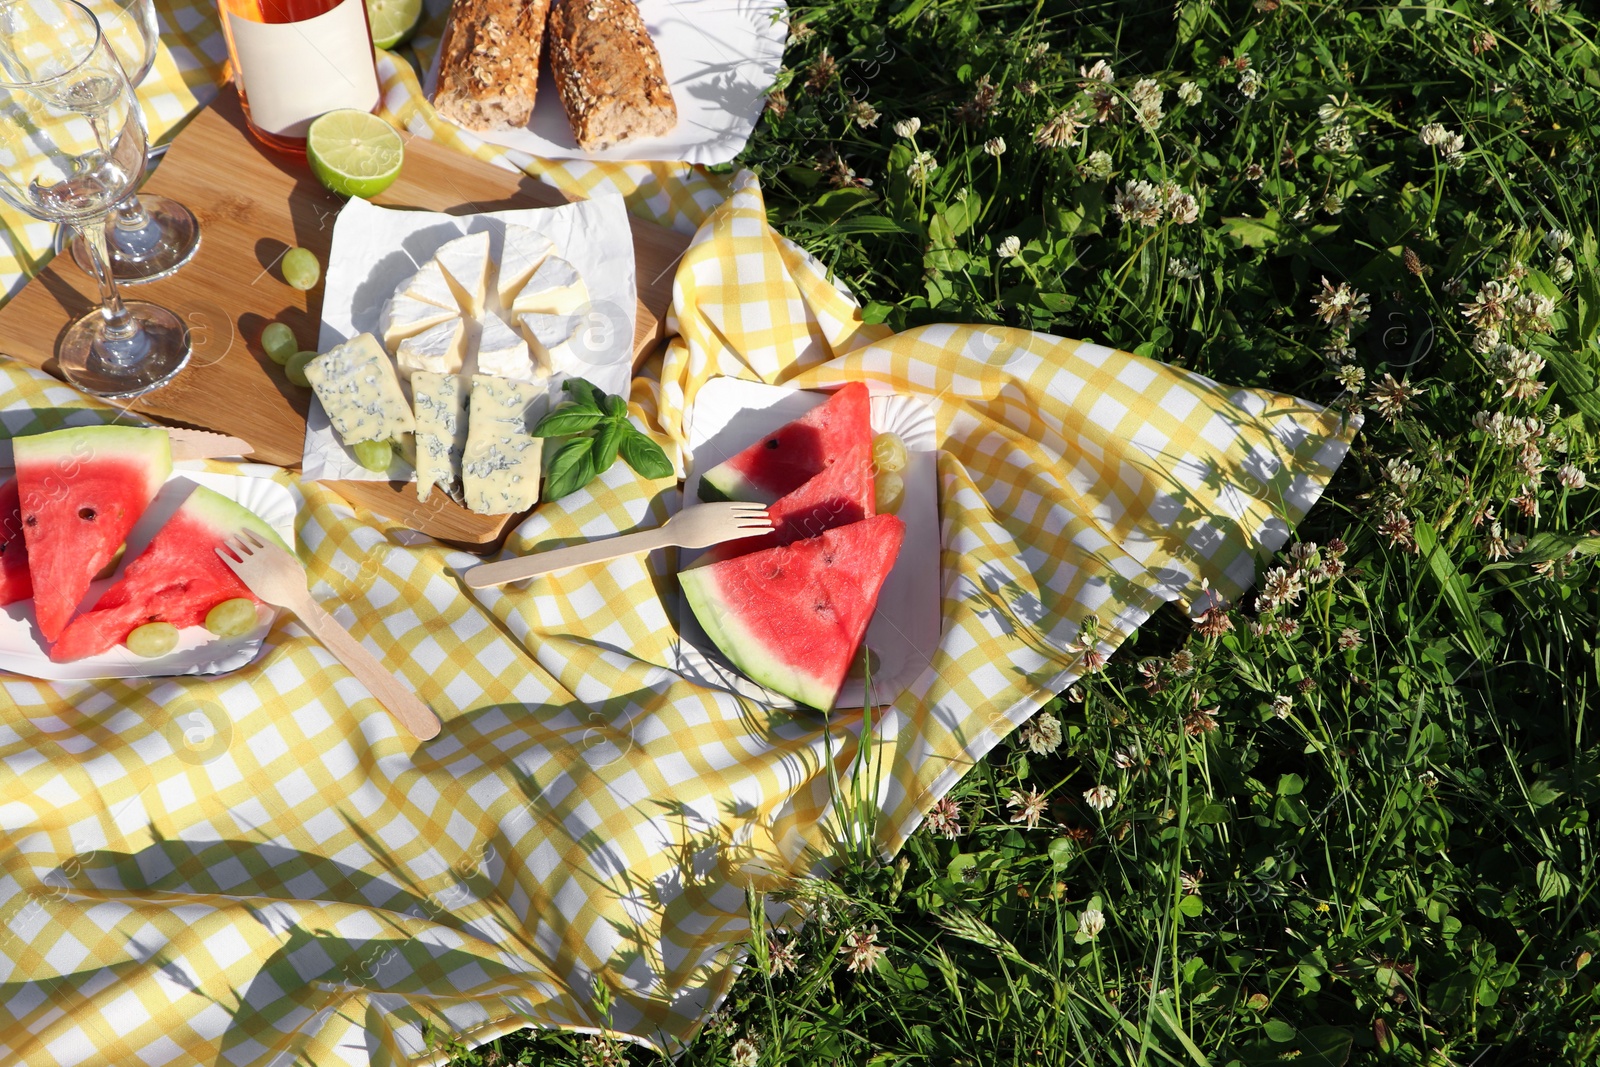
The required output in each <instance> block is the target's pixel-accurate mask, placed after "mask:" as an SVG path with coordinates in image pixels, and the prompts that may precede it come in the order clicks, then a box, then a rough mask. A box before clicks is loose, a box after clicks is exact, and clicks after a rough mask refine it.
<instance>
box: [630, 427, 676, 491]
mask: <svg viewBox="0 0 1600 1067" xmlns="http://www.w3.org/2000/svg"><path fill="white" fill-rule="evenodd" d="M624 425H626V426H627V427H628V429H627V432H626V433H625V434H624V435H623V438H622V445H621V452H622V458H623V459H625V460H627V461H628V466H630V467H632V468H633V469H634V470H635V471H637V472H638V473H639V474H642V475H643V476H644V477H646V478H670V477H671V476H672V461H671V460H669V459H668V458H667V454H666V453H665V452H663V451H661V446H660V445H658V444H656V443H655V442H654V441H652V440H650V438H649V437H647V436H645V434H644V433H643V432H642V431H641V430H640V429H639V428H638V427H636V426H634V425H633V423H631V422H630V423H625V424H624Z"/></svg>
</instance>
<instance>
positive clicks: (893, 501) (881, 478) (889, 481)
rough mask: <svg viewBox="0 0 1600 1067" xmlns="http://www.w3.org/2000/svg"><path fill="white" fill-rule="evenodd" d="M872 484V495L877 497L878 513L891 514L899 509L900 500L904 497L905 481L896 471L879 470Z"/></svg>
mask: <svg viewBox="0 0 1600 1067" xmlns="http://www.w3.org/2000/svg"><path fill="white" fill-rule="evenodd" d="M875 483H876V484H875V485H874V486H873V495H874V496H875V497H877V501H878V514H879V515H893V514H894V513H895V512H897V511H899V510H900V502H901V501H903V500H904V499H905V498H906V481H905V479H904V478H902V477H900V475H899V473H898V472H896V471H879V472H878V477H877V478H876V479H875Z"/></svg>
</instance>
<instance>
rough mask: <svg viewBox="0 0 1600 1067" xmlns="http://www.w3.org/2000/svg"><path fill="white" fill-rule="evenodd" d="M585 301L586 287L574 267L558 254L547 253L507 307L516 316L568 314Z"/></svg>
mask: <svg viewBox="0 0 1600 1067" xmlns="http://www.w3.org/2000/svg"><path fill="white" fill-rule="evenodd" d="M587 303H589V289H588V287H587V286H585V285H584V284H583V279H582V278H580V277H579V276H578V269H577V268H576V267H574V266H573V265H572V264H571V263H568V262H567V261H566V260H564V259H562V258H561V257H560V256H549V257H548V258H546V259H545V261H544V262H543V263H540V264H539V266H538V267H536V268H535V269H534V271H533V273H532V274H530V275H529V276H528V280H527V282H525V283H524V284H523V286H522V288H521V290H519V291H518V293H517V295H516V297H515V299H513V300H512V301H511V310H512V311H513V312H514V313H516V314H518V315H524V314H533V315H571V314H572V313H573V312H575V311H578V310H579V309H581V308H582V307H583V306H584V305H586V304H587Z"/></svg>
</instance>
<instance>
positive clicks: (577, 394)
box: [561, 378, 605, 411]
mask: <svg viewBox="0 0 1600 1067" xmlns="http://www.w3.org/2000/svg"><path fill="white" fill-rule="evenodd" d="M561 388H563V389H565V390H566V391H567V392H569V393H571V394H572V399H574V400H576V401H577V402H578V403H580V404H582V405H583V406H584V407H585V408H587V409H589V410H592V411H600V410H601V407H600V404H601V402H602V401H603V400H604V399H605V394H604V393H602V392H601V391H600V390H599V389H596V388H595V387H594V385H593V384H592V383H590V382H589V381H587V380H585V379H583V378H568V379H567V380H566V381H564V382H562V383H561Z"/></svg>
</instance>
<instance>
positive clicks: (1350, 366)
mask: <svg viewBox="0 0 1600 1067" xmlns="http://www.w3.org/2000/svg"><path fill="white" fill-rule="evenodd" d="M1337 377H1338V379H1339V384H1340V385H1342V386H1344V391H1345V392H1347V393H1359V392H1361V390H1363V389H1365V388H1366V387H1367V372H1366V371H1365V370H1362V369H1361V368H1360V367H1358V366H1356V365H1355V364H1354V363H1346V364H1345V365H1344V366H1342V367H1340V368H1339V373H1338V375H1337Z"/></svg>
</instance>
